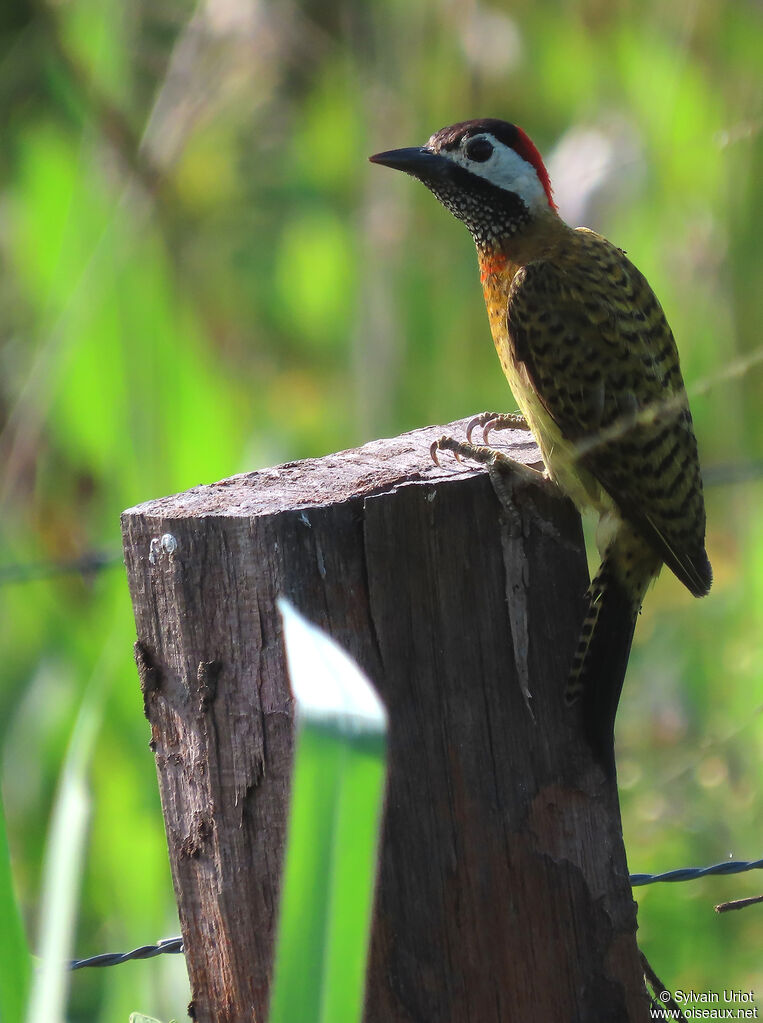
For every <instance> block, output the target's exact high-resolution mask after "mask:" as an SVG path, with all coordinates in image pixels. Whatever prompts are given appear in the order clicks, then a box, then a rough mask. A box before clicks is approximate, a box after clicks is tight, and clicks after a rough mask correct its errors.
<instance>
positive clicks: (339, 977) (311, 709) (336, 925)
mask: <svg viewBox="0 0 763 1023" xmlns="http://www.w3.org/2000/svg"><path fill="white" fill-rule="evenodd" d="M282 613H283V615H284V630H285V641H286V651H287V655H288V659H289V675H290V678H291V683H292V687H293V689H294V694H295V697H296V701H297V738H296V754H295V762H294V777H293V782H292V785H293V789H292V802H291V811H290V817H289V821H290V823H289V837H288V848H287V853H286V866H285V869H284V887H283V894H282V896H281V916H280V924H279V929H280V933H279V940H278V950H277V957H276V967H275V982H274V990H273V996H272V1004H271V1012H270V1018H271V1020H272V1023H291V1021H292V1020H303V1019H304V1020H308V1019H309V1020H315V1023H356V1021H357V1023H359V1021H360V1018H361V1009H362V1006H363V988H364V980H365V966H366V950H367V946H368V932H369V923H370V918H371V902H372V896H373V890H374V879H375V877H376V851H377V845H378V837H379V834H378V833H379V823H380V816H381V801H382V796H383V792H384V778H385V763H386V758H385V753H386V746H385V731H386V716H385V714H384V711H383V709H382V707H381V704H379V703H378V700H377V698H376V696H375V694H374V692H373V690H372V689H371V686H370V684H369V682H368V681H367V680H366V679H365V678H364V677H363V675H362V674H361V673H360V671H359V670H358V668H357V667H356V666H355V665H354V664H353V663H352V662H351V661H350V660H349V658H348V657H346V655H344V654H343V653H342V651H340V650H339V649H338V648H337V647H335V646H334V645H333V644H332V643H331V642H330V641H329V640H328V639H327V638H326V637H325V636H322V635H321V633H320V632H319V631H318V630H317V629H315V628H313V627H311V626H309V625H308V624H307V623H306V622H305V621H304V619H302V618H300V617H299V616H298V615H297V614H296V612H295V611H294V610H293V609H291V608H290V607H289V605H288V604H284V605H282Z"/></svg>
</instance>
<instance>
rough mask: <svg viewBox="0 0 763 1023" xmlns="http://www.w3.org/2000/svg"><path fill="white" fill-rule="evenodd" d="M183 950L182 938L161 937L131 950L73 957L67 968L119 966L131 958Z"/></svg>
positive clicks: (146, 957)
mask: <svg viewBox="0 0 763 1023" xmlns="http://www.w3.org/2000/svg"><path fill="white" fill-rule="evenodd" d="M183 951H184V949H183V939H182V938H161V939H160V940H159V941H158V942H157V943H156V944H155V945H141V946H140V948H134V949H133V950H132V952H104V953H102V954H101V955H97V956H90V957H89V958H88V959H73V960H72V961H71V962H70V963H69V969H70V970H82V969H84V967H86V966H119V964H120V963H128V962H130V960H131V959H153V958H154V956H161V955H166V954H173V955H177V954H179V953H182V952H183Z"/></svg>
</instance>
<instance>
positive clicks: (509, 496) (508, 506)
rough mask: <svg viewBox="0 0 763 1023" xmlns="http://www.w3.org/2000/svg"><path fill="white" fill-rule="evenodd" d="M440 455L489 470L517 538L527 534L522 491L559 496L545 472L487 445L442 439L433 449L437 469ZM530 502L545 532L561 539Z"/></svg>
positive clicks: (536, 518)
mask: <svg viewBox="0 0 763 1023" xmlns="http://www.w3.org/2000/svg"><path fill="white" fill-rule="evenodd" d="M478 418H479V417H478ZM470 425H471V424H470ZM439 451H451V452H453V454H454V455H455V456H456V459H457V461H459V462H460V461H461V459H462V458H469V459H471V460H472V461H474V462H479V463H480V464H481V465H485V466H487V471H488V474H489V475H490V482H491V483H492V484H493V490H494V491H495V493H496V495H497V496H498V499H499V501H500V502H501V505H502V507H503V508H504V510H505V511H506V513H507V515H508V517H509V524H510V526H511V529H512V532H513V533H514V534H515V535H516V534H518V533H520V532H523V526H522V516H521V514H520V511H519V508H518V506H517V500H516V497H517V494H518V492H519V491H520V490H524V489H526V488H529V487H540V488H541V489H543V490H546V491H547V492H548V493H549V494H552V495H553V496H555V497H557V496H558V494H559V491H558V488H557V487H556V486H555V484H553V483H552V482H551V481H550V480H549V479H548V477H547V476H546V475H545V473H544V472H541V471H540V470H539V469H533V468H531V467H530V466H529V465H523V464H522V463H521V462H516V461H514V459H513V458H509V456H508V455H506V454H504V452H503V451H496V449H495V448H491V447H488V446H487V445H485V444H472V443H471V441H459V440H456V439H455V437H448V436H444V437H440V438H439V440H436V441H435V442H434V443H433V444H432V446H431V448H430V453H431V455H432V460H433V461H434V463H435V465H439V464H440V463H439V461H438V458H437V454H438V452H439ZM528 501H529V503H530V504H532V505H533V509H534V511H535V512H536V514H535V516H534V518H535V521H536V523H537V525H538V528H539V529H540V530H541V532H543V533H547V534H548V535H550V536H553V537H554V538H555V539H559V535H558V533H557V531H556V530H555V529H554V527H553V526H552V525H551V524H550V523H549V522H548V521H547V520H546V519H545V518H543V516H541V515H540V514H539V513H538V510H537V508H536V507H535V504H534V502H533V500H532V497H529V498H528Z"/></svg>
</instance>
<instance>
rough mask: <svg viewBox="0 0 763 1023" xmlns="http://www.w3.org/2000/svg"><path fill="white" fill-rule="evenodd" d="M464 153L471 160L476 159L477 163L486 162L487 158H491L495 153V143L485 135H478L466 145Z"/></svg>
mask: <svg viewBox="0 0 763 1023" xmlns="http://www.w3.org/2000/svg"><path fill="white" fill-rule="evenodd" d="M464 154H465V155H466V157H467V158H468V159H469V160H474V161H475V162H476V163H484V162H485V160H489V159H490V157H491V156H492V155H493V145H492V143H491V142H488V140H487V139H486V138H485V136H484V135H482V136H480V135H478V136H477V137H476V138H473V139H469V141H468V142H467V143H466V145H465V146H464Z"/></svg>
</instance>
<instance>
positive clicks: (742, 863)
mask: <svg viewBox="0 0 763 1023" xmlns="http://www.w3.org/2000/svg"><path fill="white" fill-rule="evenodd" d="M746 870H763V860H728V861H724V862H723V863H716V864H714V865H713V866H712V867H682V868H680V869H678V870H668V871H667V872H665V873H663V874H631V875H630V880H631V885H632V886H633V887H634V888H637V887H639V886H640V885H645V884H656V883H657V882H658V881H694V880H696V879H697V878H699V877H707V876H708V875H710V874H742V873H744V871H746ZM742 901H744V902H745V903H751V902H753V901H757V900H749V899H745V900H742ZM724 905H725V904H724ZM716 908H718V907H716ZM183 951H184V948H183V939H182V938H180V937H177V938H162V939H161V940H160V941H158V942H157V943H156V944H155V945H141V946H140V948H134V949H133V950H132V952H104V953H103V954H102V955H97V956H90V958H89V959H73V960H72V962H71V963H70V964H69V969H70V970H81V969H84V967H86V966H119V964H120V963H127V962H130V960H131V959H153V958H154V956H160V955H165V954H167V953H172V954H178V953H182V952H183Z"/></svg>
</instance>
